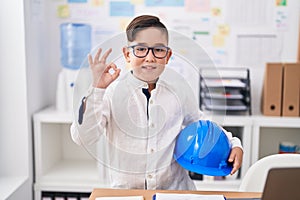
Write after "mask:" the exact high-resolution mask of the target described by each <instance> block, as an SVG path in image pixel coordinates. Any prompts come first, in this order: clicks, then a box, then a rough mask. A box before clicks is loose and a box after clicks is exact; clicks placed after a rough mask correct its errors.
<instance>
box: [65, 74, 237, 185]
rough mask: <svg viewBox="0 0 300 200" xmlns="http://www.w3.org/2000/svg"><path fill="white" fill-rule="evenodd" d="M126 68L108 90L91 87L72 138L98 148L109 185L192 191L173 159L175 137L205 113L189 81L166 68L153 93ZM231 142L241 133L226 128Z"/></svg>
mask: <svg viewBox="0 0 300 200" xmlns="http://www.w3.org/2000/svg"><path fill="white" fill-rule="evenodd" d="M147 87H148V85H147V84H146V83H145V82H143V81H141V80H138V79H137V78H135V77H134V75H132V73H127V74H126V75H124V76H123V77H122V78H120V80H119V81H115V82H114V83H113V84H111V85H110V86H109V87H108V88H107V89H99V88H91V89H90V91H89V94H88V95H87V97H86V101H85V103H86V107H85V112H84V115H83V121H82V123H81V124H79V123H78V122H77V120H76V121H74V122H73V124H72V126H71V134H72V138H73V140H74V141H75V142H76V143H77V144H80V145H84V146H85V147H86V148H87V149H95V148H98V149H99V150H98V151H97V152H95V155H94V156H96V158H97V160H98V161H99V162H100V163H101V164H102V165H103V166H105V169H106V173H105V176H106V177H105V178H106V179H107V180H106V181H108V184H109V185H110V186H111V187H115V188H130V189H132V188H143V189H176V190H193V189H195V185H194V183H193V181H192V180H191V179H190V177H189V175H188V172H187V171H186V170H185V169H183V168H182V167H181V166H180V165H179V164H178V163H177V162H176V161H175V160H174V158H173V154H174V147H175V142H176V137H177V135H178V134H179V132H180V131H181V130H182V129H183V128H184V127H185V126H186V125H188V124H190V123H192V122H195V121H197V120H199V119H202V118H203V115H202V112H201V111H200V110H199V105H198V102H197V98H196V97H195V96H194V93H193V92H192V90H191V88H190V86H189V85H188V84H187V83H186V81H185V80H184V79H183V78H182V77H181V76H180V75H178V74H176V72H173V71H171V70H165V71H164V73H163V74H162V75H161V77H160V78H159V80H158V81H157V83H156V87H155V89H154V90H152V92H151V96H150V99H149V101H147V98H146V96H145V94H144V93H143V92H142V89H143V88H147ZM226 135H227V136H228V138H229V139H230V141H231V143H232V146H240V147H241V142H240V140H239V139H238V138H235V137H232V134H231V133H230V132H226Z"/></svg>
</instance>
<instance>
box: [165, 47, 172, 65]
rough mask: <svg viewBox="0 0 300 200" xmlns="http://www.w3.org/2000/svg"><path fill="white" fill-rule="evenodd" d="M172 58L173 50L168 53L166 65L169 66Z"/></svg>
mask: <svg viewBox="0 0 300 200" xmlns="http://www.w3.org/2000/svg"><path fill="white" fill-rule="evenodd" d="M171 56H172V49H170V50H169V51H168V55H167V60H166V64H168V62H169V60H170V58H171Z"/></svg>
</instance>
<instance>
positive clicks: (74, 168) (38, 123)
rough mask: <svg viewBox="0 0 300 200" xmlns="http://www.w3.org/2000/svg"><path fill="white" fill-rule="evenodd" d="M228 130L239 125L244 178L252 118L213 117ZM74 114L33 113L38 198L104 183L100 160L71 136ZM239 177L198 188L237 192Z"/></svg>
mask: <svg viewBox="0 0 300 200" xmlns="http://www.w3.org/2000/svg"><path fill="white" fill-rule="evenodd" d="M212 120H214V121H215V122H217V123H219V124H220V125H222V126H224V127H225V128H226V129H227V128H229V129H231V128H237V129H238V130H239V133H237V136H238V137H240V138H241V140H242V142H243V147H244V150H245V154H244V160H243V167H242V168H241V172H240V175H239V176H240V177H243V175H244V174H245V172H246V171H247V169H248V168H249V164H250V153H249V152H250V149H251V120H249V118H248V117H240V116H226V117H222V116H214V118H213V119H212ZM71 123H72V115H71V114H69V113H62V112H58V111H56V110H55V109H54V108H47V109H45V110H42V111H40V112H38V113H36V114H35V115H34V146H35V147H34V152H35V183H34V190H35V199H36V200H40V199H41V192H42V191H55V192H57V191H67V192H91V191H92V189H93V188H95V187H106V186H105V185H103V184H101V180H100V177H99V176H98V175H99V172H98V168H97V162H96V160H95V159H93V157H92V156H91V155H89V153H88V152H87V151H86V150H85V149H84V148H83V147H80V146H78V145H77V144H75V143H74V142H73V141H72V139H71V134H70V130H69V129H70V125H71ZM236 177H237V176H232V177H228V179H226V180H224V181H223V180H220V181H212V180H203V181H195V184H196V187H197V189H198V190H227V191H234V190H236V189H237V188H238V186H239V184H240V178H239V179H236Z"/></svg>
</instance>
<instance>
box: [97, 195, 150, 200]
mask: <svg viewBox="0 0 300 200" xmlns="http://www.w3.org/2000/svg"><path fill="white" fill-rule="evenodd" d="M95 200H144V197H143V196H122V197H97V198H96V199H95Z"/></svg>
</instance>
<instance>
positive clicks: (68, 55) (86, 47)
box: [56, 23, 91, 112]
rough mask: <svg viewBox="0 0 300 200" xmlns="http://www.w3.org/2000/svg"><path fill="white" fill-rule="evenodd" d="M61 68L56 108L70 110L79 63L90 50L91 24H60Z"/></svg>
mask: <svg viewBox="0 0 300 200" xmlns="http://www.w3.org/2000/svg"><path fill="white" fill-rule="evenodd" d="M60 39H61V40H60V50H61V64H62V70H61V71H60V73H59V75H58V80H57V90H56V109H57V110H59V111H67V112H69V111H72V108H73V92H74V86H75V84H76V77H77V75H78V73H79V70H80V68H81V64H82V63H83V61H84V60H85V59H86V57H87V55H88V53H89V52H90V50H91V26H90V25H88V24H80V23H63V24H61V25H60Z"/></svg>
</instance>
